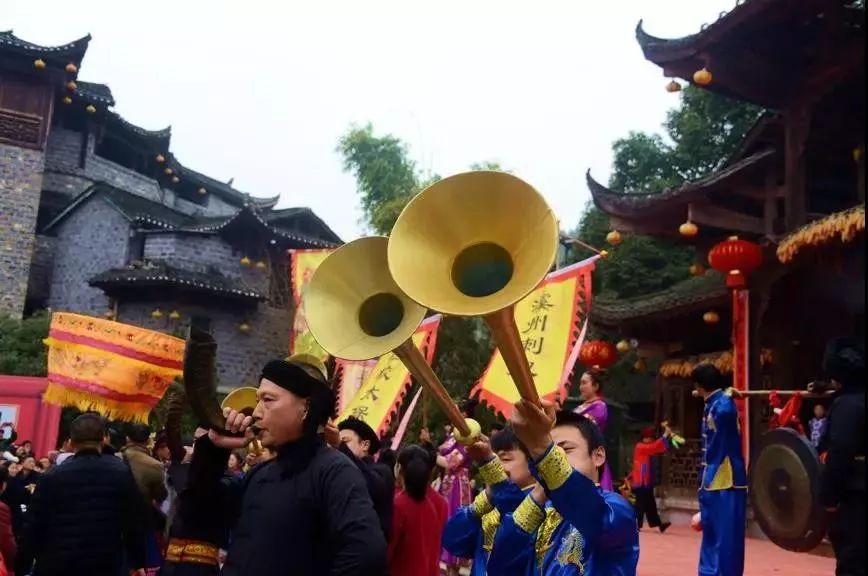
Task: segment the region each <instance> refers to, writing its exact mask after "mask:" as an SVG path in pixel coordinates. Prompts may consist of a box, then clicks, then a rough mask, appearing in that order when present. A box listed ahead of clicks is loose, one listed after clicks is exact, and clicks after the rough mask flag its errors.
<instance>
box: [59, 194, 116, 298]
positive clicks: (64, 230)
mask: <svg viewBox="0 0 868 576" xmlns="http://www.w3.org/2000/svg"><path fill="white" fill-rule="evenodd" d="M129 234H130V225H129V222H128V221H127V220H126V219H125V218H124V217H123V216H122V215H121V214H120V213H119V212H118V211H117V210H115V209H114V208H112V207H111V206H109V205H108V203H107V202H105V201H104V200H102V199H101V198H99V197H96V198H90V199H89V200H88V201H87V202H85V203H84V204H83V205H82V206H80V207H79V209H78V210H76V211H75V212H73V213H72V214H71V215H70V216H69V217H67V218H66V219H65V220H64V221H63V222H61V224H60V226H59V227H58V228H57V234H56V236H57V241H56V242H57V244H56V247H55V254H54V266H53V267H52V275H51V290H50V294H49V299H48V302H49V306H50V307H51V308H52V309H54V310H66V311H71V312H81V313H83V314H94V315H101V314H102V313H103V312H105V311H106V309H107V308H108V305H109V300H108V297H107V296H106V295H105V294H103V292H102V290H99V289H97V288H92V287H91V286H89V285H88V280H90V279H91V278H92V277H93V276H95V275H96V274H98V273H100V272H103V271H105V270H108V269H109V268H117V267H120V266H123V265H124V264H125V263H126V257H127V247H128V244H129Z"/></svg>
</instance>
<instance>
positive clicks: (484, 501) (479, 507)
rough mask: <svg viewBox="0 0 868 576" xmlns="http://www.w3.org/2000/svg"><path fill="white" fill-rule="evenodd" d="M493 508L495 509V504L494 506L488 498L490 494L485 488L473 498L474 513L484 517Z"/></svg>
mask: <svg viewBox="0 0 868 576" xmlns="http://www.w3.org/2000/svg"><path fill="white" fill-rule="evenodd" d="M492 510H494V506H492V504H491V501H490V500H489V499H488V494H486V493H485V490H483V491H482V492H480V493H479V494H478V495H477V496H476V498H474V499H473V513H474V514H476V515H477V516H478V517H479V518H482V517H483V516H485V515H486V514H488V513H489V512H491V511H492Z"/></svg>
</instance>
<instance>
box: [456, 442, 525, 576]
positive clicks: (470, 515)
mask: <svg viewBox="0 0 868 576" xmlns="http://www.w3.org/2000/svg"><path fill="white" fill-rule="evenodd" d="M467 453H468V455H469V456H470V457H471V458H473V459H474V460H476V461H477V462H479V463H480V467H479V477H480V479H481V480H482V481H483V483H485V486H486V489H485V490H482V491H481V492H480V493H479V495H477V496H476V498H475V499H474V501H473V504H471V505H470V506H464V507H463V508H460V509H459V510H458V512H456V513H455V514H454V515H453V516H452V517H451V518H450V519H449V521H448V522H447V523H446V526H445V527H444V529H443V547H444V548H445V549H446V550H447V551H449V552H450V553H451V554H453V555H455V556H458V557H459V558H472V559H473V565H472V567H471V569H470V574H471V576H485V575H486V569H485V566H486V564H487V562H488V555H489V554H490V553H491V549H492V545H493V543H494V534H495V531H496V530H497V527H498V526H499V525H500V521H501V518H502V517H503V516H504V515H505V514H509V513H511V512H512V511H513V510H515V508H516V507H517V506H518V505H519V504H520V503H521V501H522V500H523V499H524V497H525V496H526V494H527V493H529V492H530V487H532V486H533V484H534V483H535V480H534V478H533V476H531V473H530V469H529V468H528V461H527V457H526V456H525V454H524V452H522V451H521V447H520V446H519V443H518V439H517V438H516V437H515V434H514V433H513V432H512V430H511V429H510V428H505V429H503V430H501V431H499V432H497V433H496V434H494V436H492V438H491V443H490V444H489V443H488V442H487V441H486V440H484V439H483V440H481V441H479V442H476V443H475V444H474V445H473V446H471V447H470V448H468V450H467Z"/></svg>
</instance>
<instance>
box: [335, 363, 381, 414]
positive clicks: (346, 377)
mask: <svg viewBox="0 0 868 576" xmlns="http://www.w3.org/2000/svg"><path fill="white" fill-rule="evenodd" d="M376 366H377V359H376V358H374V359H373V360H359V361H350V360H337V361H336V362H335V372H336V378H335V380H336V382H337V390H338V414H342V413H343V411H344V410H346V409H347V406H348V405H349V403H350V402H351V401H352V399H353V398H354V397H355V395H356V392H358V391H359V388H361V387H362V383H363V382H364V381H365V378H367V377H368V375H369V374H370V373H371V372H373V371H374V368H375V367H376Z"/></svg>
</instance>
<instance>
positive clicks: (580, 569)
mask: <svg viewBox="0 0 868 576" xmlns="http://www.w3.org/2000/svg"><path fill="white" fill-rule="evenodd" d="M531 472H532V473H533V475H534V477H536V479H537V480H538V481H539V482H540V483H541V484H542V486H543V488H545V491H546V494H547V496H548V499H549V501H548V502H547V503H546V506H545V508H542V507H540V506H539V505H538V504H537V503H536V502H535V501H534V500H533V498H531V497H530V496H528V497H526V498H525V499H524V501H523V502H522V503H521V504H520V505H519V506H518V508H516V510H515V512H514V513H512V514H510V515H507V516H505V517H504V519H503V521H502V522H501V525H500V528H498V530H497V534H496V536H495V538H494V548H493V549H492V552H491V556H490V557H489V559H488V574H490V575H491V576H501V575H503V576H506V575H509V576H513V575H515V576H523V575H527V576H531V575H535V576H540V575H541V576H574V575H576V576H577V575H581V576H635V575H636V566H637V564H638V562H639V532H638V530H637V526H636V515H635V513H634V512H633V507H632V506H631V505H630V504H629V502H627V500H625V499H624V497H623V496H621V495H620V494H616V493H614V492H608V491H606V490H603V489H602V488H600V487H599V486H597V485H596V484H594V483H593V482H592V481H591V480H590V479H589V478H587V477H586V476H584V475H583V474H581V473H580V472H577V471H576V470H573V468H572V467H571V466H570V464H569V462H568V461H567V456H566V454H565V453H564V451H563V449H561V448H560V447H558V446H554V445H552V446H551V447H549V449H548V450H547V451H546V453H545V455H543V457H542V458H541V459H539V460H538V461H537V462H536V463H532V464H531Z"/></svg>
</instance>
